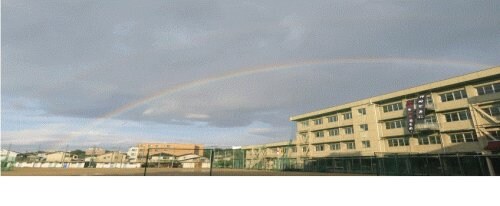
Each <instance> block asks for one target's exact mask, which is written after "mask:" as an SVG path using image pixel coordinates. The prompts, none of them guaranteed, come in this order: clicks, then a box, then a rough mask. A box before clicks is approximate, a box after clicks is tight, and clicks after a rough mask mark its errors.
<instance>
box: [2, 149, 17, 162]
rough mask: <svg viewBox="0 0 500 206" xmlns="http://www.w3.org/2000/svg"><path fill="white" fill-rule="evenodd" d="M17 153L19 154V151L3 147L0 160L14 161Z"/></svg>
mask: <svg viewBox="0 0 500 206" xmlns="http://www.w3.org/2000/svg"><path fill="white" fill-rule="evenodd" d="M17 155H18V153H17V152H14V151H9V150H6V149H2V151H1V155H0V161H2V162H13V161H15V160H16V157H17Z"/></svg>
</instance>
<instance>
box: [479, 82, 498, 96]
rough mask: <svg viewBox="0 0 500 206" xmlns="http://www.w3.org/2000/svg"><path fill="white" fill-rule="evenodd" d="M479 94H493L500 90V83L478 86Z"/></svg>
mask: <svg viewBox="0 0 500 206" xmlns="http://www.w3.org/2000/svg"><path fill="white" fill-rule="evenodd" d="M476 90H477V94H478V95H485V94H493V93H498V92H500V83H495V84H489V85H484V86H480V87H476Z"/></svg>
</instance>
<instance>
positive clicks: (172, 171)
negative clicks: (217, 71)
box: [1, 168, 364, 176]
mask: <svg viewBox="0 0 500 206" xmlns="http://www.w3.org/2000/svg"><path fill="white" fill-rule="evenodd" d="M1 175H2V176H143V175H144V168H137V169H119V168H116V169H115V168H113V169H102V168H99V169H96V168H15V169H14V170H12V171H2V173H1ZM208 175H210V170H209V169H181V168H148V169H147V176H208ZM212 175H213V176H359V175H362V174H340V173H319V172H291V171H266V170H245V169H213V171H212ZM363 176H364V175H363Z"/></svg>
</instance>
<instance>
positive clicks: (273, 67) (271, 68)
mask: <svg viewBox="0 0 500 206" xmlns="http://www.w3.org/2000/svg"><path fill="white" fill-rule="evenodd" d="M373 63H378V64H380V63H399V64H419V65H425V64H427V65H441V66H443V65H446V66H452V67H456V66H460V67H474V68H488V67H492V66H490V65H484V64H477V63H472V62H462V61H451V60H436V59H417V58H377V57H373V58H366V57H360V58H341V59H330V60H309V61H300V62H291V63H286V64H269V65H261V66H255V67H247V68H242V69H239V70H237V71H233V72H227V73H224V74H222V75H219V76H213V77H208V78H204V79H199V80H195V81H191V82H186V83H181V84H177V85H175V86H172V87H167V88H165V89H162V90H159V91H157V92H155V93H153V94H151V95H149V96H146V97H144V98H142V99H139V100H136V101H133V102H130V103H128V104H125V105H123V106H121V107H119V108H117V109H115V110H113V111H111V112H108V113H106V114H104V115H102V116H100V117H98V118H97V119H96V120H95V121H93V122H92V123H90V124H89V125H88V126H87V127H84V128H83V129H81V130H79V131H78V132H76V134H81V133H82V132H85V131H88V130H90V129H91V128H92V127H94V126H95V125H98V124H100V123H102V122H103V121H105V120H107V119H110V118H113V117H116V116H119V115H120V114H123V113H126V112H128V111H130V110H132V109H134V108H137V107H139V106H141V105H145V104H148V103H150V102H152V101H154V100H157V99H159V98H162V97H165V96H168V95H172V94H174V93H178V92H181V91H185V90H188V89H192V88H196V87H200V86H203V85H207V84H211V83H214V82H218V81H224V80H228V79H232V78H237V77H243V76H249V75H254V74H260V73H267V72H276V71H281V70H287V69H296V68H303V67H309V66H321V65H335V64H373ZM73 134H75V133H73ZM75 136H77V135H70V136H68V137H67V138H63V139H62V140H61V142H60V144H59V145H62V144H65V143H66V142H67V141H69V140H71V139H72V138H74V137H75Z"/></svg>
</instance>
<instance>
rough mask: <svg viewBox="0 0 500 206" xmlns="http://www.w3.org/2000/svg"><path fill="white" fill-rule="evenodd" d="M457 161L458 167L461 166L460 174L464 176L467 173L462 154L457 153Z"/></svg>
mask: <svg viewBox="0 0 500 206" xmlns="http://www.w3.org/2000/svg"><path fill="white" fill-rule="evenodd" d="M457 161H458V167H459V168H460V174H461V175H462V176H464V175H465V172H464V168H463V167H462V160H461V159H460V156H459V155H458V154H457Z"/></svg>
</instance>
